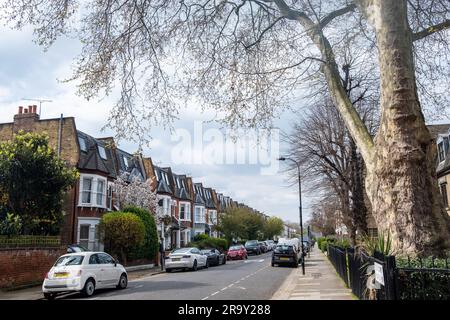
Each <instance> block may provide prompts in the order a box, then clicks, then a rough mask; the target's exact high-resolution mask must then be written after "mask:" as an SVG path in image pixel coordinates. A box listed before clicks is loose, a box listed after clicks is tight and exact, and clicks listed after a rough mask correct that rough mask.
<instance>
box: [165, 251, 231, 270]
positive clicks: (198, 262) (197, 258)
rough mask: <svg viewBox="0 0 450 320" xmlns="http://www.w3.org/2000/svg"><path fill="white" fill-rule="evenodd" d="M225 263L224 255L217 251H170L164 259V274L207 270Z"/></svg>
mask: <svg viewBox="0 0 450 320" xmlns="http://www.w3.org/2000/svg"><path fill="white" fill-rule="evenodd" d="M226 261H227V259H226V257H225V254H223V253H220V252H219V251H218V250H217V249H212V248H211V249H203V250H200V249H198V248H180V249H175V250H174V251H172V252H171V253H170V254H169V255H168V256H167V257H165V261H164V263H165V267H166V272H172V271H173V270H176V269H177V270H180V269H181V270H192V271H197V269H198V268H208V267H210V266H214V265H216V266H218V265H221V264H225V263H226Z"/></svg>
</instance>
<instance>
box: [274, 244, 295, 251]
mask: <svg viewBox="0 0 450 320" xmlns="http://www.w3.org/2000/svg"><path fill="white" fill-rule="evenodd" d="M275 252H276V253H293V252H294V247H293V246H288V245H280V246H276V247H275Z"/></svg>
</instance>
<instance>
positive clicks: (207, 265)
mask: <svg viewBox="0 0 450 320" xmlns="http://www.w3.org/2000/svg"><path fill="white" fill-rule="evenodd" d="M205 268H206V269H208V268H209V261H208V260H206V264H205Z"/></svg>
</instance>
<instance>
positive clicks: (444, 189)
mask: <svg viewBox="0 0 450 320" xmlns="http://www.w3.org/2000/svg"><path fill="white" fill-rule="evenodd" d="M439 191H440V193H441V196H442V201H443V202H444V205H445V207H446V208H448V193H447V182H444V183H440V184H439Z"/></svg>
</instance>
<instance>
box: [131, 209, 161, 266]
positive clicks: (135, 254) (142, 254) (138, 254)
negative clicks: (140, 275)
mask: <svg viewBox="0 0 450 320" xmlns="http://www.w3.org/2000/svg"><path fill="white" fill-rule="evenodd" d="M122 211H123V212H130V213H133V214H135V215H136V216H138V217H139V219H141V221H142V222H143V223H144V226H145V236H144V243H143V244H142V245H140V246H137V247H136V248H133V250H132V251H131V252H130V255H129V258H130V259H133V260H134V259H149V260H153V259H154V258H155V255H156V253H157V252H158V248H159V241H158V232H157V230H156V223H155V218H154V217H153V215H152V214H151V213H150V212H149V211H147V210H145V209H140V208H137V207H133V206H128V207H125V208H124V209H123V210H122Z"/></svg>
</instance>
